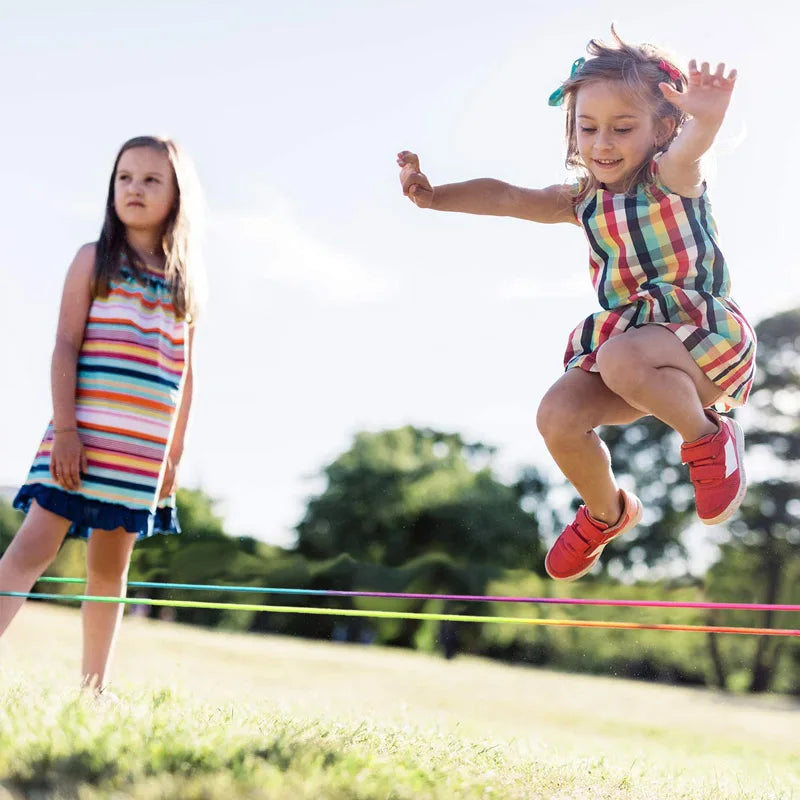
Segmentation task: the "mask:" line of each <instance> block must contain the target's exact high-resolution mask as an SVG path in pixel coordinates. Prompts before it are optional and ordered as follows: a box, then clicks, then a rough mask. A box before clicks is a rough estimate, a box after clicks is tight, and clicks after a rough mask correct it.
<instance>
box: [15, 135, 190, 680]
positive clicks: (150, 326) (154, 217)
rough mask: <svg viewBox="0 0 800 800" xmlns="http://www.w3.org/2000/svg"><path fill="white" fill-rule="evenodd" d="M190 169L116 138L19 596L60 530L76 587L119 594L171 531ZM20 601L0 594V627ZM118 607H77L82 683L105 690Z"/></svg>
mask: <svg viewBox="0 0 800 800" xmlns="http://www.w3.org/2000/svg"><path fill="white" fill-rule="evenodd" d="M191 174H192V173H191V170H190V169H189V167H188V164H187V162H186V160H185V157H184V156H183V155H182V154H181V152H180V150H179V148H178V147H177V146H176V144H175V143H174V142H172V141H171V140H169V139H160V138H156V137H151V136H142V137H137V138H135V139H131V140H129V141H128V142H126V143H125V144H124V145H123V146H122V148H121V149H120V151H119V154H118V155H117V159H116V161H115V162H114V169H113V171H112V173H111V181H110V185H109V190H108V200H107V202H106V212H105V220H104V222H103V228H102V231H101V232H100V239H99V240H98V241H97V242H95V243H93V244H87V245H84V246H83V247H81V248H80V250H79V251H78V253H77V255H76V256H75V259H74V261H73V262H72V265H71V266H70V268H69V271H68V272H67V277H66V282H65V284H64V292H63V297H62V301H61V310H60V314H59V319H58V327H57V332H56V344H55V348H54V351H53V359H52V368H51V377H52V396H53V417H52V420H51V421H50V423H49V425H48V426H47V430H46V431H45V434H44V438H43V439H42V443H41V445H40V446H39V450H38V452H37V453H36V458H35V459H34V461H33V465H32V466H31V469H30V472H29V474H28V478H27V480H26V482H25V485H24V486H23V487H22V488H21V489H20V490H19V493H18V494H17V496H16V499H15V500H14V505H15V506H16V507H17V508H20V509H22V510H24V511H27V516H26V518H25V520H24V522H23V523H22V526H21V527H20V529H19V531H18V532H17V534H16V536H15V537H14V539H13V540H12V541H11V544H10V545H9V547H8V549H7V550H6V552H5V554H4V555H3V557H2V559H0V591H16V592H28V591H30V589H31V587H32V586H33V584H34V583H35V582H36V580H37V579H38V578H39V576H40V575H41V574H42V572H43V571H44V570H45V569H46V567H47V566H48V564H49V563H50V562H51V561H52V559H53V557H54V556H55V555H56V553H57V552H58V550H59V547H60V546H61V543H62V542H63V540H64V537H65V536H80V537H84V538H87V537H88V545H87V556H86V562H87V583H86V594H88V595H97V596H106V597H108V596H112V597H122V596H124V594H125V590H126V580H127V573H128V565H129V562H130V557H131V552H132V550H133V545H134V542H135V541H136V540H137V538H142V537H145V536H150V535H152V534H154V533H179V529H178V525H177V517H176V511H175V494H174V492H175V482H176V474H177V469H178V464H179V462H180V459H181V454H182V452H183V443H184V435H185V432H186V423H187V420H188V417H189V408H190V406H191V402H192V367H191V355H192V338H193V330H194V328H193V321H194V315H195V311H196V308H195V292H194V289H193V279H192V264H193V247H194V243H193V238H194V233H195V231H194V230H193V228H192V222H194V223H196V220H190V219H189V216H190V215H189V211H188V209H189V207H190V203H189V200H190V191H189V190H190V187H191V183H192V181H191V180H190V177H191ZM22 603H23V599H21V598H16V597H0V635H2V633H3V632H4V631H5V629H6V628H7V627H8V624H9V623H10V622H11V620H12V619H13V617H14V615H15V614H16V613H17V611H18V610H19V608H20V606H21V605H22ZM122 609H123V606H122V605H121V604H120V605H112V604H108V603H92V602H87V603H85V604H84V606H83V614H82V616H83V637H84V643H83V666H82V674H83V682H84V684H85V685H90V686H92V687H94V689H95V690H96V691H102V690H103V688H104V687H105V685H106V682H107V680H108V667H109V661H110V657H111V653H112V649H113V644H114V640H115V636H116V633H117V630H118V628H119V623H120V619H121V616H122Z"/></svg>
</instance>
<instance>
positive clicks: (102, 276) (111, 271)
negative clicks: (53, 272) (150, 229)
mask: <svg viewBox="0 0 800 800" xmlns="http://www.w3.org/2000/svg"><path fill="white" fill-rule="evenodd" d="M135 147H151V148H153V149H154V150H158V151H160V152H162V153H165V154H166V155H167V158H168V159H169V163H170V166H171V167H172V179H173V181H174V186H175V204H174V206H173V208H172V210H171V211H170V213H169V216H168V217H167V219H166V221H165V224H164V232H163V235H162V239H161V247H162V250H163V253H164V279H165V280H166V282H167V285H168V286H169V288H170V292H171V294H172V302H173V305H174V307H175V313H176V315H177V316H178V317H179V318H181V319H188V320H190V321H191V320H192V319H193V317H194V316H195V314H196V312H197V308H196V298H195V291H194V282H193V280H192V275H191V271H190V259H191V255H192V251H193V245H194V242H193V239H194V238H195V236H196V234H197V231H196V230H193V228H192V224H191V221H190V216H192V215H191V214H190V213H189V206H190V202H189V200H190V194H191V188H192V183H193V180H192V172H191V168H190V165H189V163H188V161H187V159H186V156H185V155H184V154H183V153H182V151H181V149H180V148H179V147H178V145H177V144H176V143H175V142H174V141H172V139H162V138H160V137H158V136H136V137H134V138H133V139H129V140H128V141H127V142H125V144H123V145H122V147H121V148H120V150H119V153H117V157H116V160H115V161H114V168H113V169H112V170H111V179H110V181H109V185H108V198H107V199H106V213H105V219H104V220H103V228H102V230H101V231H100V238H99V239H98V241H97V251H96V255H95V266H94V278H93V281H92V295H93V296H94V297H106V296H107V295H108V291H109V281H110V280H111V279H112V278H114V277H117V276H118V275H119V271H120V265H121V262H122V261H123V260H124V259H127V262H128V264H130V265H131V267H132V268H133V269H134V270H137V271H138V270H141V269H142V268H143V266H144V265H143V264H142V263H141V261H140V259H139V257H138V256H137V254H136V252H135V251H134V250H133V248H132V247H131V246H130V244H129V243H128V240H127V237H126V235H125V225H124V224H123V223H122V221H121V220H120V218H119V216H118V215H117V211H116V208H115V207H114V186H115V182H116V177H117V167H118V165H119V160H120V158H121V157H122V154H123V153H124V152H125V151H127V150H132V149H133V148H135Z"/></svg>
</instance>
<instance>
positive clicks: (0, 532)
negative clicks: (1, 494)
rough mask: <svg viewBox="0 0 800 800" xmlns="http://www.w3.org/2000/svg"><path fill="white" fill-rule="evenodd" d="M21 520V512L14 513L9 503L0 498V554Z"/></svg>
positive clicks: (17, 528)
mask: <svg viewBox="0 0 800 800" xmlns="http://www.w3.org/2000/svg"><path fill="white" fill-rule="evenodd" d="M22 520H23V514H22V512H21V511H16V510H15V509H14V508H13V507H12V505H11V503H8V502H6V501H5V500H3V499H2V498H0V553H4V552H5V549H6V547H8V545H9V543H10V542H11V539H12V538H13V536H14V534H15V533H16V532H17V530H19V526H20V525H21V524H22Z"/></svg>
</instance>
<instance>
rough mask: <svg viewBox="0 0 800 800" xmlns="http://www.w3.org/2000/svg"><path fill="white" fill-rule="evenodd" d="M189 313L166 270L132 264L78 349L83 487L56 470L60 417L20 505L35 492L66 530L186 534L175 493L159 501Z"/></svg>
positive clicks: (100, 302)
mask: <svg viewBox="0 0 800 800" xmlns="http://www.w3.org/2000/svg"><path fill="white" fill-rule="evenodd" d="M186 337H187V322H186V321H185V320H180V319H176V316H175V309H174V307H173V304H172V297H171V292H170V289H169V287H168V286H167V285H166V283H165V281H164V279H163V276H162V275H159V274H158V273H155V272H152V271H149V270H142V271H140V273H139V274H136V273H134V271H133V270H131V269H130V268H129V267H127V266H126V265H125V264H124V263H123V266H122V268H121V275H120V276H119V277H118V278H116V279H112V280H111V282H110V286H109V293H108V296H107V297H96V298H95V299H94V300H93V301H92V304H91V306H90V308H89V314H88V318H87V322H86V328H85V331H84V338H83V344H82V345H81V350H80V355H79V357H78V370H77V388H76V417H77V424H78V435H79V436H80V438H81V441H82V443H83V446H84V449H85V452H86V456H87V461H88V467H87V470H86V472H85V473H82V474H81V485H80V488H79V490H78V491H76V492H70V491H67V490H66V489H64V488H62V487H60V486H59V485H58V484H57V483H56V482H55V481H54V480H53V478H52V476H51V474H50V451H51V448H52V444H53V423H52V421H51V422H50V424H49V425H48V426H47V430H46V431H45V434H44V438H43V439H42V442H41V445H40V446H39V450H38V452H37V453H36V458H35V459H34V461H33V465H32V466H31V469H30V472H29V473H28V477H27V480H26V482H25V485H24V486H23V487H22V488H21V489H20V491H19V493H18V494H17V497H16V498H15V500H14V505H15V507H17V508H20V509H22V510H24V511H27V510H28V508H29V507H30V504H31V501H32V500H33V499H35V500H36V502H37V503H38V504H39V505H41V506H42V507H44V508H46V509H48V510H50V511H53V512H54V513H56V514H59V515H61V516H63V517H65V518H67V519H70V520H72V526H71V528H70V530H69V534H68V535H72V536H81V537H88V536H89V534H90V532H91V530H92V529H93V528H98V529H103V530H113V529H115V528H118V527H121V528H123V529H124V530H126V531H130V532H132V533H136V534H138V536H139V537H144V536H150V535H152V534H153V533H179V532H180V530H179V528H178V525H177V515H176V512H175V498H174V496H172V497H168V498H165V499H164V500H161V501H159V499H158V495H159V489H160V485H161V479H162V476H163V473H164V469H165V464H166V458H165V456H166V453H167V447H168V444H169V442H170V440H171V435H172V432H173V429H174V424H175V420H176V409H177V407H178V403H179V401H180V397H181V392H182V389H183V385H184V377H185V373H186V362H185V357H184V346H185V342H186Z"/></svg>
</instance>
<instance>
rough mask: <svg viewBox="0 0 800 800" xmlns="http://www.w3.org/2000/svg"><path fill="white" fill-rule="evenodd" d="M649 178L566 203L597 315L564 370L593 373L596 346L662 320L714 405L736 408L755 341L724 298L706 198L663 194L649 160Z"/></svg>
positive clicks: (724, 278) (575, 338) (723, 268)
mask: <svg viewBox="0 0 800 800" xmlns="http://www.w3.org/2000/svg"><path fill="white" fill-rule="evenodd" d="M651 176H652V183H650V184H648V185H640V186H639V187H638V188H637V191H636V194H635V195H634V196H628V195H625V194H614V193H612V192H609V191H607V190H605V189H598V190H597V191H596V192H595V193H594V194H591V195H589V196H588V197H587V198H585V199H584V200H583V201H581V202H580V203H576V205H575V215H576V218H577V220H578V222H580V223H581V225H582V226H583V229H584V232H585V233H586V236H587V238H588V240H589V248H590V255H589V266H590V270H591V278H592V285H593V286H594V289H595V291H596V292H597V297H598V300H599V301H600V306H601V307H602V311H598V312H597V313H595V314H592V315H591V316H589V317H587V318H586V319H585V320H584V321H583V322H582V323H581V324H580V325H578V326H577V327H576V328H575V329H574V330H573V331H572V333H571V335H570V339H569V344H568V346H567V350H566V353H565V355H564V367H565V369H570V368H572V367H580V368H581V369H584V370H587V371H590V372H596V371H597V364H596V363H595V359H596V353H597V349H598V348H599V347H600V345H602V344H603V342H605V341H607V340H608V339H610V338H611V337H613V336H617V335H618V334H620V333H624V332H625V331H627V330H630V329H631V328H639V327H642V326H643V325H648V324H657V325H663V326H664V327H665V328H668V329H669V330H671V331H672V332H673V333H674V334H675V335H676V336H677V337H678V338H679V339H680V340H681V342H683V344H684V346H685V347H686V349H687V350H688V351H689V353H690V355H691V356H692V358H693V359H694V360H695V361H696V362H697V364H698V365H699V366H700V368H701V369H702V370H703V372H704V373H705V374H706V375H707V376H708V377H709V378H710V379H711V380H712V381H713V382H714V383H715V384H716V385H717V386H718V387H719V388H720V390H721V391H722V393H723V395H722V397H721V398H720V400H719V401H718V402H717V406H718V407H719V408H720V409H721V410H727V409H730V408H732V407H735V406H739V405H742V404H743V403H744V402H745V401H746V399H747V395H748V393H749V391H750V387H751V386H752V383H753V377H754V371H755V352H756V338H755V334H754V333H753V330H752V328H751V327H750V325H749V323H748V322H747V320H746V319H745V317H744V315H743V314H742V312H741V311H740V310H739V308H738V306H737V305H736V304H735V303H734V302H733V300H732V299H731V296H730V276H729V274H728V267H727V265H726V263H725V259H724V258H723V256H722V252H721V251H720V248H719V243H718V235H717V228H716V225H715V223H714V220H713V218H712V216H711V205H710V203H709V201H708V197H707V196H706V193H705V191H704V192H703V194H702V195H701V196H700V197H697V198H692V197H682V196H680V195H677V194H674V193H673V192H671V191H670V190H669V189H668V188H667V187H666V186H664V185H663V184H662V183H661V182H660V180H659V176H658V164H657V162H656V161H653V163H652V165H651Z"/></svg>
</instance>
